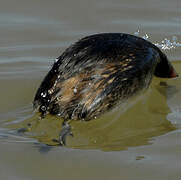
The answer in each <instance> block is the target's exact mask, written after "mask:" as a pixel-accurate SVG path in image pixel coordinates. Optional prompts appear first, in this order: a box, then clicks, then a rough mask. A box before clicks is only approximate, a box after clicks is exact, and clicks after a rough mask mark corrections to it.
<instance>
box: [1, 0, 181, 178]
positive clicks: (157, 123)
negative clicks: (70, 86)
mask: <svg viewBox="0 0 181 180" xmlns="http://www.w3.org/2000/svg"><path fill="white" fill-rule="evenodd" d="M180 7H181V2H180V1H179V0H174V1H169V0H159V1H156V0H151V1H143V0H141V1H138V0H136V1H134V2H133V1H131V0H129V1H121V2H120V1H117V0H113V1H107V0H101V1H94V0H93V1H87V0H85V1H82V0H78V1H58V0H54V1H42V0H39V1H22V0H17V1H10V0H8V1H4V2H1V6H0V84H1V88H0V99H1V101H0V154H1V155H0V157H1V158H0V159H1V161H0V179H13V180H14V179H17V180H19V179H23V180H24V179H25V180H26V179H27V180H29V179H30V180H31V179H43V180H45V179H66V180H67V179H77V180H80V179H83V180H87V179H139V180H140V179H169V180H170V179H172V180H173V179H179V178H180V176H181V173H180V161H181V158H180V154H181V153H180V152H181V140H180V139H181V130H180V129H181V105H180V100H181V91H180V90H181V79H180V78H178V79H169V80H163V79H158V78H154V80H153V82H152V84H151V87H150V88H149V89H148V91H146V92H144V93H142V94H141V95H139V96H136V97H134V98H132V99H130V100H129V101H127V102H125V103H124V104H123V105H121V106H120V107H117V108H116V109H114V111H112V112H109V113H107V114H104V115H103V116H101V117H100V118H97V119H95V120H94V121H90V122H71V126H72V131H73V134H74V137H68V138H67V146H66V147H58V146H47V145H46V144H49V145H55V142H52V139H53V138H58V134H59V131H60V128H61V122H62V120H61V119H59V118H57V117H55V116H50V115H49V116H47V117H46V118H45V119H43V120H40V119H39V118H38V115H36V114H34V113H33V111H32V101H33V97H34V94H35V92H36V90H37V88H38V86H39V84H40V82H41V80H42V78H43V77H44V76H45V74H46V73H47V72H48V70H49V69H50V67H51V65H52V64H53V61H54V59H55V58H56V57H57V56H59V55H60V53H61V52H63V50H64V49H65V48H66V47H68V46H69V45H70V44H71V43H72V42H74V41H76V40H77V39H80V38H81V37H84V36H85V35H90V34H93V33H98V32H127V33H131V34H134V32H137V31H138V29H139V35H140V36H145V37H146V34H147V35H148V36H149V40H150V41H152V42H153V43H157V44H158V46H160V47H162V48H163V51H164V52H165V53H166V54H167V55H168V57H169V58H170V60H171V61H172V62H173V64H174V66H175V68H176V70H177V72H178V73H179V74H181V51H180V50H181V44H180V43H181V34H180V29H181V20H180V19H181V11H180ZM165 38H167V39H168V40H164V39H165ZM163 40H164V42H162V41H163ZM172 46H173V47H175V48H173V47H172ZM30 123H31V126H29V124H30ZM20 128H27V129H28V131H27V132H25V133H21V132H19V133H18V130H19V129H20Z"/></svg>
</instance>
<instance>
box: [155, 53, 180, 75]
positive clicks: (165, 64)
mask: <svg viewBox="0 0 181 180" xmlns="http://www.w3.org/2000/svg"><path fill="white" fill-rule="evenodd" d="M154 74H155V76H157V77H160V78H176V77H178V74H177V72H176V71H175V69H174V67H173V66H172V64H171V63H170V61H169V60H168V58H167V56H166V55H165V54H163V53H162V52H160V61H159V62H158V64H157V65H156V68H155V72H154Z"/></svg>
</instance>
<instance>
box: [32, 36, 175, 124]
mask: <svg viewBox="0 0 181 180" xmlns="http://www.w3.org/2000/svg"><path fill="white" fill-rule="evenodd" d="M56 60H57V61H56V62H55V63H54V65H53V67H52V69H51V70H50V71H49V73H48V74H47V75H46V77H45V78H44V80H43V82H42V83H41V85H40V87H39V89H38V91H37V93H36V96H35V98H34V108H35V109H37V110H38V111H39V112H40V113H41V115H42V117H44V116H45V115H46V114H47V113H50V114H56V115H58V116H60V117H62V118H63V119H64V120H65V121H66V120H70V119H73V120H79V119H84V120H90V119H93V118H94V117H97V116H98V115H100V114H101V113H103V112H106V111H108V110H109V109H112V108H113V107H114V106H116V104H118V103H120V102H121V101H122V100H124V99H127V98H129V97H131V96H132V95H134V94H136V93H137V92H139V91H140V90H143V89H146V88H148V86H149V85H150V82H151V80H152V77H153V75H155V76H157V77H162V78H173V77H177V76H178V75H177V73H176V72H175V70H174V68H173V67H172V65H171V64H170V62H169V61H168V59H167V57H166V55H165V54H163V53H162V52H161V50H160V49H159V48H158V47H156V46H155V45H154V44H152V43H151V42H149V41H147V40H145V39H143V38H140V37H137V36H133V35H129V34H124V33H102V34H96V35H91V36H88V37H85V38H83V39H81V40H79V41H78V42H76V43H75V44H73V45H71V46H70V47H69V48H67V49H66V50H65V51H64V52H63V53H62V55H61V56H59V57H58V58H57V59H56Z"/></svg>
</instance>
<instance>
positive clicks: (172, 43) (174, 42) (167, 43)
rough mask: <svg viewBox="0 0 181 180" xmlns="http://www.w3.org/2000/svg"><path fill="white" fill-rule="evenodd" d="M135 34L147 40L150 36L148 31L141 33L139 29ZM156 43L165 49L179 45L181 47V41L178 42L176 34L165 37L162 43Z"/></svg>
mask: <svg viewBox="0 0 181 180" xmlns="http://www.w3.org/2000/svg"><path fill="white" fill-rule="evenodd" d="M134 35H135V36H139V37H142V38H143V39H145V40H147V39H149V38H150V37H149V35H148V34H147V33H144V34H143V33H140V30H139V29H138V30H137V31H136V32H134ZM154 44H155V45H156V46H157V47H159V48H161V49H163V50H170V49H175V48H177V47H181V43H180V42H178V38H177V37H176V36H172V38H171V39H167V38H164V39H163V40H162V41H161V42H160V43H159V42H156V43H154Z"/></svg>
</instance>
